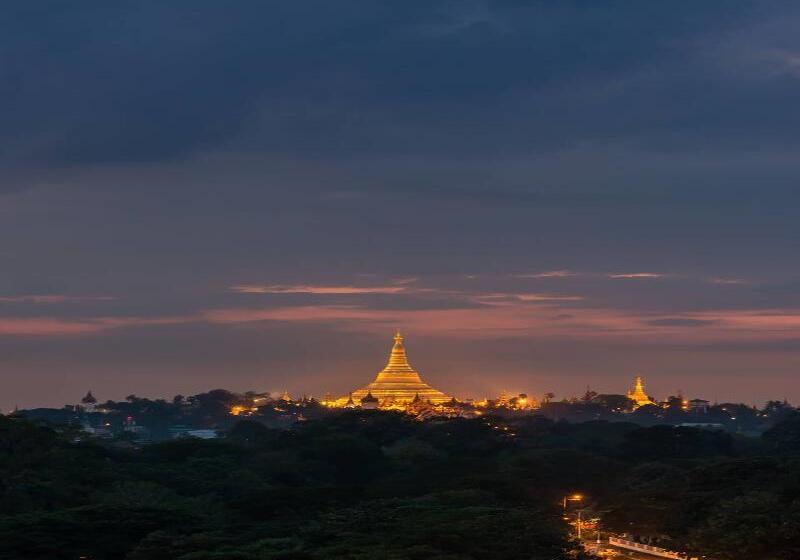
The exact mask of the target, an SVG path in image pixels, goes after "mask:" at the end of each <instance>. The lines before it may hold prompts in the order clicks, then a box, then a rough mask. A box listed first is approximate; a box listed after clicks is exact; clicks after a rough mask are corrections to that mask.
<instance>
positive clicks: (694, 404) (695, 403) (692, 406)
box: [689, 399, 708, 414]
mask: <svg viewBox="0 0 800 560" xmlns="http://www.w3.org/2000/svg"><path fill="white" fill-rule="evenodd" d="M689 412H692V413H694V414H707V413H708V401H706V400H703V399H692V400H690V401H689Z"/></svg>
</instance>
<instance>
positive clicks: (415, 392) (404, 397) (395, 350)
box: [337, 332, 452, 408]
mask: <svg viewBox="0 0 800 560" xmlns="http://www.w3.org/2000/svg"><path fill="white" fill-rule="evenodd" d="M364 399H366V401H367V402H374V400H373V399H376V400H377V401H378V405H379V406H380V408H404V407H406V406H408V405H410V404H412V403H415V402H416V403H420V402H421V403H430V404H433V405H438V404H444V403H446V402H449V401H451V400H452V397H450V396H449V395H445V394H444V393H442V392H441V391H438V390H436V389H434V388H433V387H431V386H430V385H428V384H427V383H425V382H424V381H423V380H422V378H421V377H420V375H419V372H417V371H416V370H415V369H414V368H412V367H411V364H409V363H408V357H407V356H406V348H405V346H404V345H403V336H402V335H401V334H400V333H399V332H398V333H397V334H396V335H395V337H394V346H393V347H392V352H391V354H390V355H389V363H387V364H386V367H385V368H383V369H382V370H381V371H379V372H378V375H377V376H376V377H375V381H373V382H372V383H370V384H369V385H367V386H366V387H362V388H361V389H358V390H357V391H353V392H352V393H351V394H350V395H349V396H345V397H342V398H341V399H339V401H337V405H339V406H343V405H344V406H346V405H347V404H348V403H354V404H356V405H357V404H359V403H361V402H362V400H364Z"/></svg>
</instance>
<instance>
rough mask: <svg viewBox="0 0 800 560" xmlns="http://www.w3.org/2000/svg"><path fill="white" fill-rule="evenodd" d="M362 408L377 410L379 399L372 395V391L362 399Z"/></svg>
mask: <svg viewBox="0 0 800 560" xmlns="http://www.w3.org/2000/svg"><path fill="white" fill-rule="evenodd" d="M361 408H363V409H364V410H375V409H377V408H378V399H376V398H375V397H373V396H372V393H370V392H367V396H366V397H364V398H363V399H361Z"/></svg>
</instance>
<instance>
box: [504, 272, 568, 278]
mask: <svg viewBox="0 0 800 560" xmlns="http://www.w3.org/2000/svg"><path fill="white" fill-rule="evenodd" d="M572 276H579V274H578V273H577V272H572V271H571V270H548V271H546V272H539V273H536V274H518V275H516V277H517V278H569V277H572Z"/></svg>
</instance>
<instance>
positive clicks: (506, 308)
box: [0, 0, 800, 411]
mask: <svg viewBox="0 0 800 560" xmlns="http://www.w3.org/2000/svg"><path fill="white" fill-rule="evenodd" d="M3 7H4V17H3V18H0V263H2V268H1V269H0V271H1V273H0V409H2V410H3V411H8V410H10V409H12V408H13V407H14V406H15V405H19V406H20V407H25V408H27V407H34V406H60V405H62V404H64V403H75V402H77V401H78V400H79V399H80V397H81V396H83V394H85V392H86V391H87V389H91V390H92V391H93V392H94V394H95V395H96V396H97V397H98V398H99V399H100V400H102V401H104V400H106V399H109V398H110V399H122V398H124V397H125V396H126V395H129V394H131V393H134V394H136V395H139V396H148V397H167V398H170V397H171V396H172V395H175V394H178V393H180V394H184V395H188V394H194V393H197V392H201V391H206V390H209V389H213V388H217V387H222V388H226V389H230V390H234V391H245V390H256V391H273V392H282V391H283V390H285V389H286V390H289V391H290V393H292V394H293V395H301V394H303V393H307V394H312V395H317V396H320V395H322V394H324V393H325V392H331V393H333V394H334V395H341V394H345V393H346V392H347V391H349V390H352V389H354V388H356V387H359V386H362V385H364V384H365V383H367V382H368V381H370V380H371V379H372V378H373V377H374V375H375V372H377V371H378V370H379V369H381V368H382V367H383V365H384V363H385V360H386V356H387V353H388V351H389V348H390V347H391V342H392V335H393V334H394V331H395V329H398V328H399V329H401V330H402V332H403V334H404V335H405V336H406V346H407V348H408V352H409V357H410V359H411V363H412V365H414V366H415V367H416V368H417V369H419V371H420V372H421V373H422V375H423V377H424V378H425V380H426V381H428V382H429V383H431V384H432V385H434V386H435V387H437V388H440V389H441V390H443V391H445V392H447V393H449V394H455V395H457V396H459V397H462V398H463V397H468V396H472V397H476V398H482V397H484V396H489V397H491V396H495V395H497V394H498V393H499V392H500V391H501V390H507V391H509V392H527V393H530V394H533V395H535V396H541V394H542V393H545V392H548V391H552V392H554V393H556V395H557V396H558V397H559V398H560V397H565V396H566V397H570V396H573V395H578V394H582V393H583V392H584V391H585V389H586V386H587V385H590V386H591V387H592V389H594V390H596V391H598V392H601V393H622V392H624V391H625V390H627V389H628V388H629V386H630V384H631V380H632V378H633V377H634V376H635V375H637V374H640V375H643V376H644V377H645V380H646V383H647V389H648V390H649V392H651V393H652V394H653V395H654V396H656V397H658V398H664V397H666V396H668V395H670V394H675V393H676V392H677V391H678V389H682V390H683V391H684V393H685V394H686V395H688V396H690V397H702V398H705V399H708V400H711V401H714V400H718V401H720V402H723V401H737V402H738V401H743V402H746V403H748V404H750V403H755V404H758V405H762V404H763V402H764V401H765V400H767V399H769V398H773V399H783V398H788V399H789V400H790V401H792V402H794V403H795V404H797V403H798V401H800V383H798V373H800V258H799V257H800V188H799V185H798V179H800V157H799V156H800V108H799V107H800V33H798V29H800V5H798V4H797V3H796V2H788V1H787V2H736V1H724V2H712V1H707V2H690V1H686V2H639V1H629V2H596V1H585V2H569V1H563V2H531V1H520V2H512V1H493V2H478V1H475V2H437V1H430V0H428V1H425V2H413V1H412V2H408V1H407V2H381V1H376V0H365V1H347V0H340V1H336V2H331V1H318V2H316V1H302V2H300V1H295V0H293V1H285V2H284V1H255V0H253V1H246V0H240V1H237V2H219V1H206V0H191V1H189V0H187V1H175V2H163V1H161V0H158V1H156V0H152V1H148V0H136V1H116V2H108V1H107V0H94V1H92V0H87V1H82V2H69V1H40V2H31V1H29V0H11V1H8V2H6V3H4V6H3Z"/></svg>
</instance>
